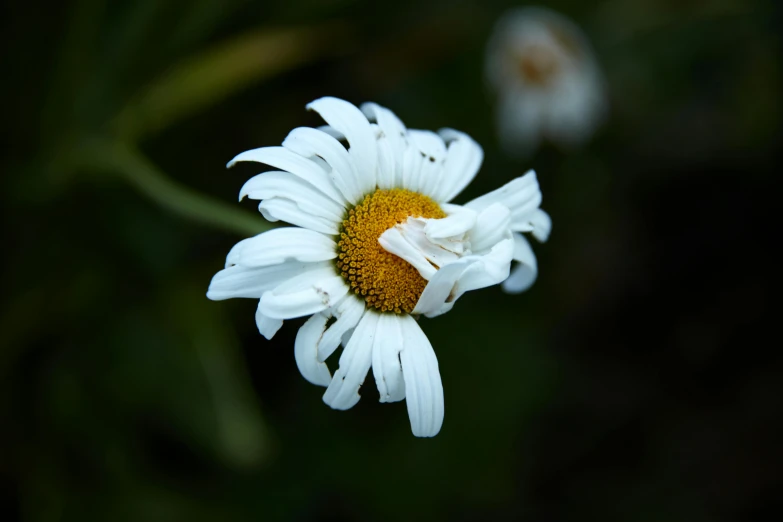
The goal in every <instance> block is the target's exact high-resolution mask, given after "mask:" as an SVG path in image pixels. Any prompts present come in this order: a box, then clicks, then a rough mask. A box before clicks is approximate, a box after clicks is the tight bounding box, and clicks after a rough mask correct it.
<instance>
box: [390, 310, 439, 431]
mask: <svg viewBox="0 0 783 522" xmlns="http://www.w3.org/2000/svg"><path fill="white" fill-rule="evenodd" d="M399 322H400V325H401V327H402V335H403V339H404V340H403V344H404V346H403V349H402V351H401V352H400V360H401V362H402V374H403V377H404V379H405V394H406V401H405V402H406V404H407V406H408V417H409V418H410V421H411V431H413V434H414V435H415V436H417V437H434V436H435V435H437V434H438V432H439V431H440V428H441V426H442V425H443V414H444V408H443V384H442V383H441V380H440V371H439V370H438V359H437V357H436V356H435V351H434V350H433V349H432V345H431V344H430V341H429V339H427V336H426V335H424V332H422V331H421V328H420V327H419V325H418V324H417V323H416V321H415V320H414V319H413V318H412V317H410V316H407V315H406V316H400V320H399Z"/></svg>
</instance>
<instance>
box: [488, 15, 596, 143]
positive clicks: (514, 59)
mask: <svg viewBox="0 0 783 522" xmlns="http://www.w3.org/2000/svg"><path fill="white" fill-rule="evenodd" d="M486 75H487V79H488V81H489V83H490V85H491V86H492V88H494V89H495V91H496V92H497V94H498V105H497V124H498V134H499V136H500V139H501V144H502V145H503V147H504V149H505V150H506V151H507V152H508V153H509V154H511V155H516V156H520V155H529V154H532V153H533V152H534V151H535V149H536V148H538V146H539V144H540V142H541V140H542V138H547V139H549V140H551V141H553V142H556V143H558V144H560V145H562V146H566V147H573V146H578V145H580V144H582V143H583V142H585V141H586V140H587V139H588V138H589V137H590V136H591V135H592V134H593V132H594V131H595V130H596V129H597V128H598V126H599V125H600V124H601V123H602V121H603V119H604V117H605V115H606V110H607V101H606V92H605V91H606V89H605V86H604V79H603V75H602V73H601V70H600V68H599V66H598V62H597V61H596V58H595V55H594V54H593V51H592V49H591V47H590V44H589V42H588V41H587V38H586V37H585V35H584V34H583V33H582V31H581V30H580V29H579V27H577V26H576V25H575V24H574V23H573V22H571V21H570V20H568V19H567V18H565V17H563V16H562V15H560V14H557V13H555V12H554V11H550V10H548V9H543V8H539V7H526V8H521V9H514V10H512V11H509V12H508V13H506V14H505V15H504V16H503V17H502V18H501V19H500V20H499V21H498V23H497V25H496V26H495V30H494V32H493V34H492V36H491V38H490V41H489V45H488V46H487V59H486Z"/></svg>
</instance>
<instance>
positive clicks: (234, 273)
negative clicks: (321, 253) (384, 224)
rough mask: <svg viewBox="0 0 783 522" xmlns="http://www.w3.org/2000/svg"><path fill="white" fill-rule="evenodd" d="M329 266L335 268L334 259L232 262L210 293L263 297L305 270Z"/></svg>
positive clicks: (212, 296) (216, 296)
mask: <svg viewBox="0 0 783 522" xmlns="http://www.w3.org/2000/svg"><path fill="white" fill-rule="evenodd" d="M327 268H329V269H331V268H332V263H329V262H320V263H302V262H300V261H289V262H286V263H281V264H279V265H272V266H264V267H246V266H239V265H237V266H230V267H228V268H224V269H223V270H221V271H220V272H218V273H217V274H215V276H214V277H213V278H212V282H211V283H209V290H207V297H208V298H209V299H212V300H213V301H222V300H223V299H231V298H234V297H252V298H255V299H260V298H261V296H262V295H263V294H264V292H267V291H269V290H272V289H274V288H275V287H277V286H279V285H280V283H281V282H282V281H286V280H288V279H291V278H293V277H297V276H300V275H302V274H303V272H304V273H308V272H310V271H323V270H325V269H327Z"/></svg>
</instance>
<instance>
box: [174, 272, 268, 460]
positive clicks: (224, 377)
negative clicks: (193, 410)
mask: <svg viewBox="0 0 783 522" xmlns="http://www.w3.org/2000/svg"><path fill="white" fill-rule="evenodd" d="M200 283H201V282H200V281H199V282H197V283H195V284H194V283H184V284H181V285H176V286H175V287H174V288H173V289H172V290H173V291H170V292H168V295H166V298H167V305H168V314H169V315H170V317H171V318H172V319H173V321H174V323H175V327H176V328H177V329H178V330H179V331H180V332H181V333H182V334H184V336H185V337H186V338H187V339H188V341H187V344H188V345H190V347H192V348H193V349H195V353H194V355H195V357H196V358H197V359H198V361H199V362H200V363H201V367H202V370H203V374H204V377H205V379H206V382H207V386H208V389H209V394H210V404H203V405H202V407H205V408H206V407H209V406H211V408H212V410H213V412H214V418H215V423H216V428H217V433H216V444H217V447H216V449H217V451H218V454H219V455H220V457H221V458H223V459H224V460H225V461H226V462H227V463H228V464H229V465H232V466H239V467H247V466H253V465H256V464H258V463H260V462H262V461H263V460H264V458H265V457H266V456H267V454H268V435H267V431H266V427H265V425H264V421H263V419H262V417H261V412H260V411H259V409H258V406H257V404H256V402H255V395H254V393H253V389H252V387H251V386H250V381H249V377H248V374H247V372H246V371H245V369H244V367H243V364H242V360H241V357H240V347H239V341H238V339H237V338H236V335H235V333H234V331H233V329H232V328H231V326H230V322H229V321H228V319H227V318H226V317H225V314H223V313H221V308H220V307H215V306H212V303H211V302H210V301H208V300H207V298H206V297H205V296H204V286H203V285H202V284H200Z"/></svg>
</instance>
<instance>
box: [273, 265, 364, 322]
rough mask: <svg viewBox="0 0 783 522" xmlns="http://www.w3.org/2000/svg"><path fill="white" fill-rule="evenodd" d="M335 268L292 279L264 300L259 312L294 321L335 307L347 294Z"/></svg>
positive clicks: (346, 287) (330, 267)
mask: <svg viewBox="0 0 783 522" xmlns="http://www.w3.org/2000/svg"><path fill="white" fill-rule="evenodd" d="M348 290H349V289H348V286H347V285H346V284H345V282H344V281H343V278H342V277H340V276H339V275H335V273H334V267H333V266H329V267H328V268H322V269H319V270H311V271H309V272H305V273H304V274H300V275H298V276H296V277H293V278H291V279H289V280H288V281H286V282H285V283H283V284H281V285H279V286H277V287H275V289H274V290H271V291H268V292H264V294H263V295H262V296H261V304H260V305H259V306H260V310H261V312H262V313H263V314H264V315H266V316H267V317H271V318H273V319H293V318H295V317H303V316H305V315H310V314H314V313H317V312H320V311H322V310H325V309H327V308H329V307H330V306H333V305H334V304H335V303H337V302H338V301H339V300H340V299H342V297H343V296H344V295H345V294H346V293H348Z"/></svg>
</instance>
